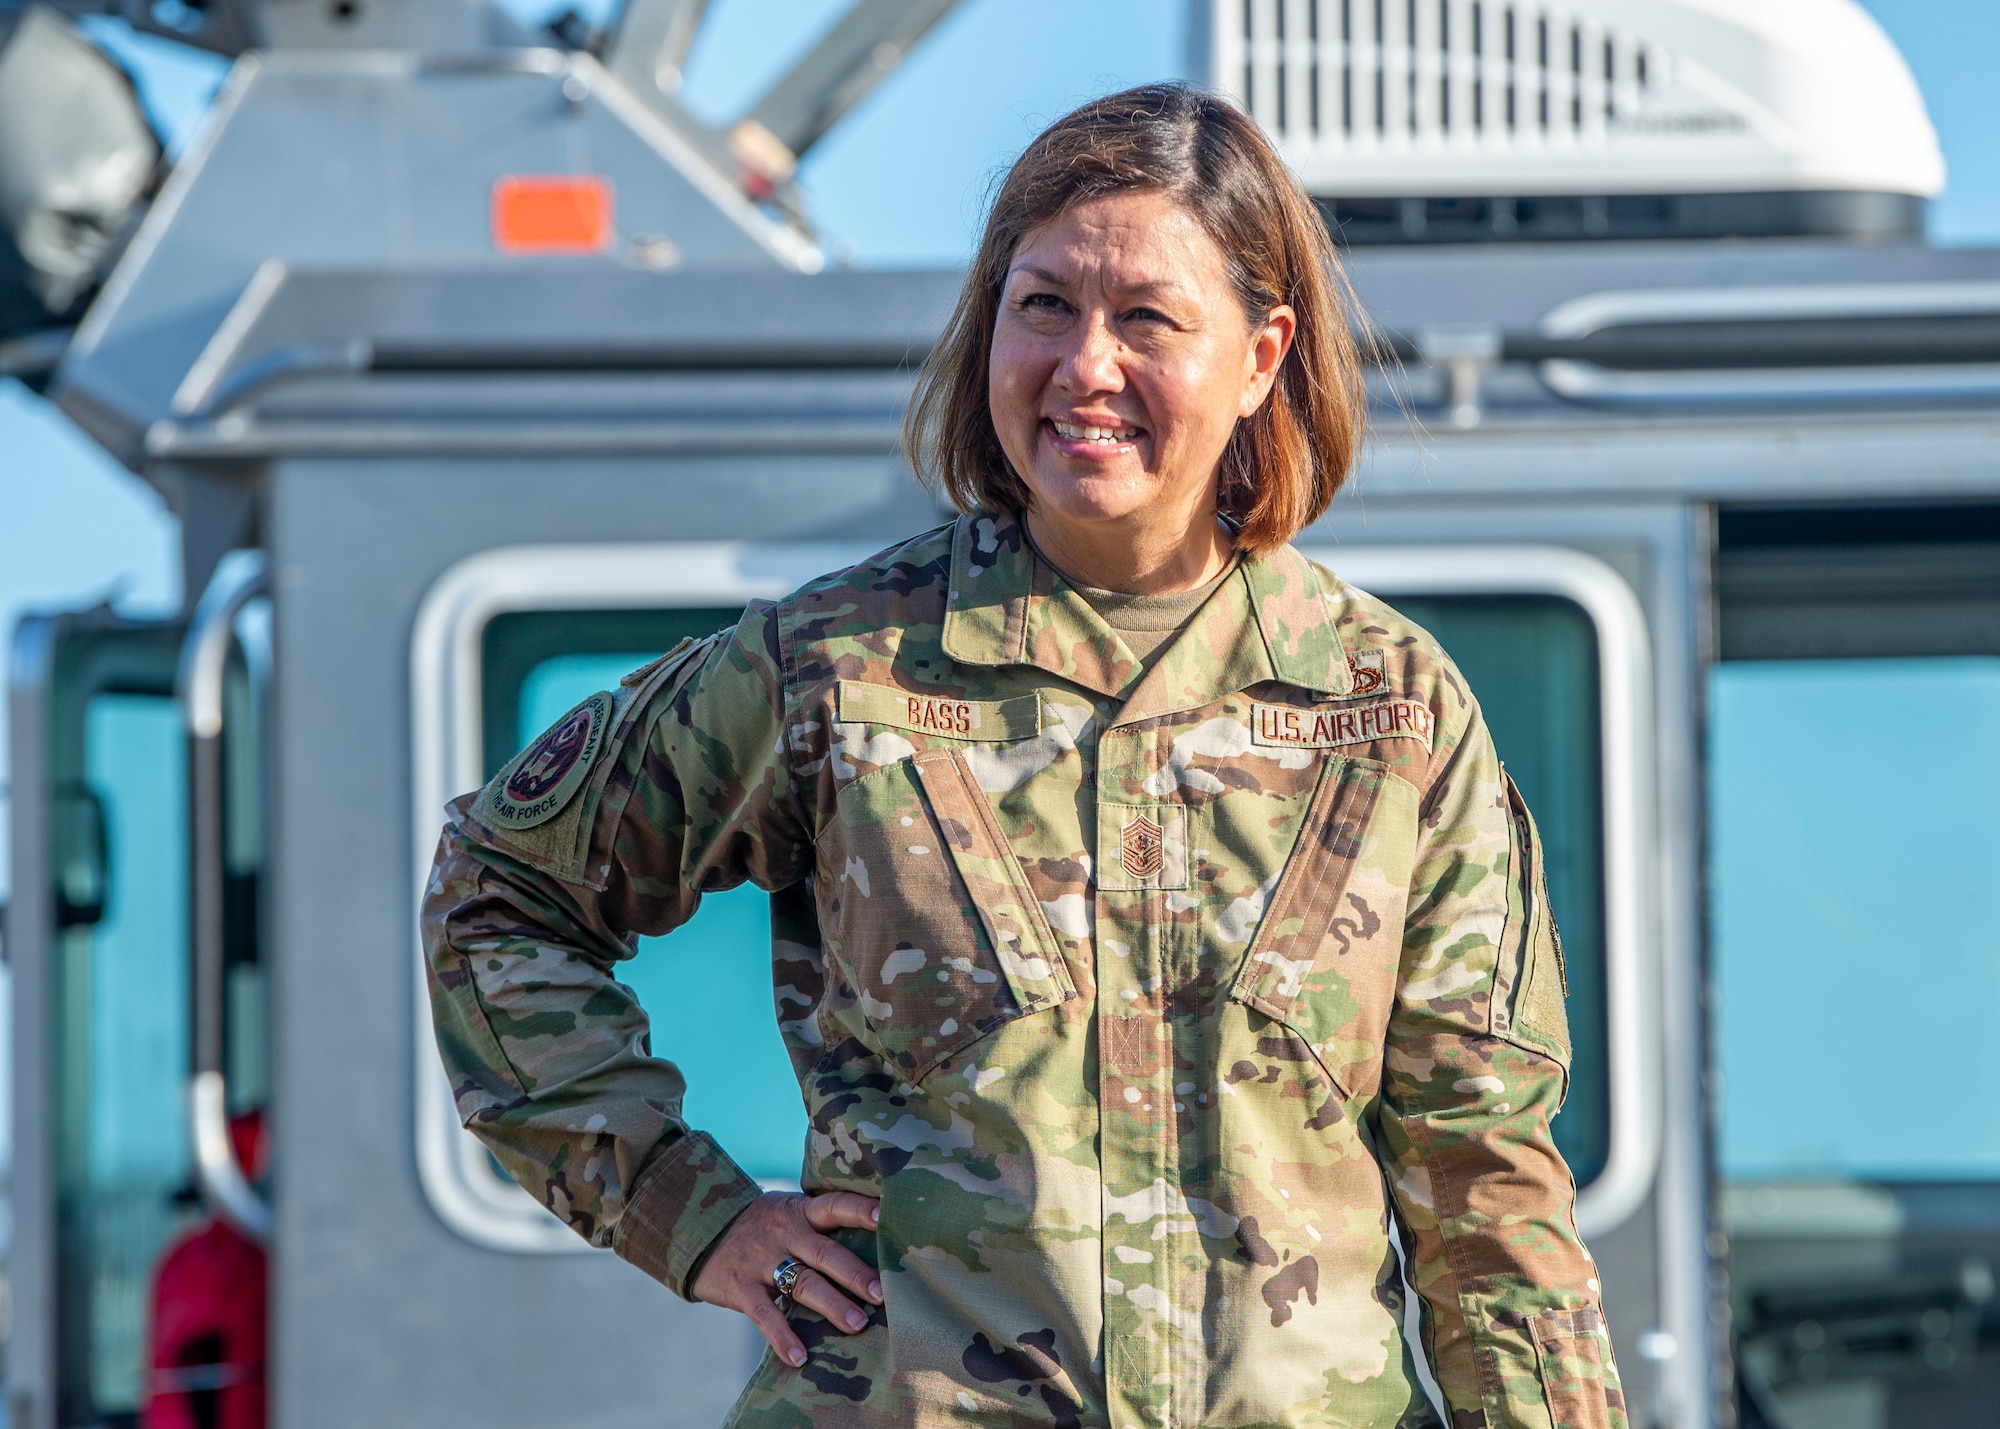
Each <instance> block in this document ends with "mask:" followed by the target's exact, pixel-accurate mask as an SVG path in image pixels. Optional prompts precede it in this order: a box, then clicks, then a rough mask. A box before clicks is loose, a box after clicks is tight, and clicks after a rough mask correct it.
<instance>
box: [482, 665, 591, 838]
mask: <svg viewBox="0 0 2000 1429" xmlns="http://www.w3.org/2000/svg"><path fill="white" fill-rule="evenodd" d="M611 705H612V700H611V696H610V694H609V693H608V692H606V691H603V690H600V691H598V692H597V693H596V694H594V695H592V696H591V697H590V698H589V699H587V700H585V701H584V702H583V703H582V704H580V705H578V706H577V707H576V708H575V709H573V710H571V711H570V712H569V713H568V714H566V715H564V716H563V717H562V718H561V719H559V720H557V721H556V722H555V723H554V724H553V725H551V726H550V727H549V729H548V730H547V731H546V732H545V733H544V734H543V735H542V736H541V738H539V739H537V740H536V741H535V742H534V743H533V744H531V745H529V746H528V747H527V748H526V749H524V750H522V751H521V752H520V753H519V754H517V755H515V756H514V762H513V763H511V764H509V765H508V766H507V767H506V768H505V769H502V770H501V771H500V774H499V776H498V777H497V778H495V779H494V781H493V783H492V784H491V785H490V786H489V789H490V792H489V793H488V795H487V800H486V817H487V818H488V819H489V820H490V821H491V822H493V823H494V824H496V825H497V826H499V827H500V828H503V829H532V828H534V827H535V826H536V825H537V824H543V823H546V822H548V821H549V820H550V819H552V818H554V817H555V816H556V815H557V814H559V813H561V812H562V811H563V809H564V807H565V806H567V805H568V803H569V801H570V800H571V799H573V798H575V797H576V793H577V790H579V789H581V788H582V787H583V782H584V780H585V779H587V778H589V777H590V770H591V766H592V765H594V764H595V763H596V762H597V756H598V753H599V752H600V751H601V750H602V749H603V748H604V736H605V733H606V731H607V730H608V729H609V728H610V726H611Z"/></svg>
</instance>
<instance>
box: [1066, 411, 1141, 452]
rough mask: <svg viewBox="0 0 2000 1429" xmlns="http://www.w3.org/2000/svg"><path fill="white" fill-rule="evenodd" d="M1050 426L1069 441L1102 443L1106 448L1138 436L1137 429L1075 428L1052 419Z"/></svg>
mask: <svg viewBox="0 0 2000 1429" xmlns="http://www.w3.org/2000/svg"><path fill="white" fill-rule="evenodd" d="M1050 425H1051V426H1053V427H1054V428H1055V429H1056V431H1057V432H1058V433H1059V434H1060V435H1062V436H1063V437H1065V438H1067V439H1068V440H1070V441H1073V442H1103V443H1105V444H1106V445H1107V446H1108V445H1110V444H1111V443H1113V442H1129V441H1131V440H1132V438H1134V437H1136V436H1138V435H1139V429H1138V428H1137V427H1077V426H1072V425H1071V424H1070V423H1068V422H1058V421H1056V420H1055V419H1054V418H1050Z"/></svg>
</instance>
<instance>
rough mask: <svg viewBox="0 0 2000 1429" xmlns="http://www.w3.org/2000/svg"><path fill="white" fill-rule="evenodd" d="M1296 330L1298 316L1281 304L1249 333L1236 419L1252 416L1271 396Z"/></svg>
mask: <svg viewBox="0 0 2000 1429" xmlns="http://www.w3.org/2000/svg"><path fill="white" fill-rule="evenodd" d="M1298 326H1299V316H1298V314H1297V313H1296V312H1294V311H1293V310H1292V307H1291V305H1290V304H1289V303H1280V304H1278V306H1276V307H1275V308H1272V309H1271V311H1270V314H1269V315H1268V316H1267V317H1266V318H1265V319H1264V322H1263V325H1262V326H1260V327H1258V328H1256V329H1255V330H1253V331H1252V332H1251V334H1250V350H1249V351H1248V352H1247V353H1245V354H1244V364H1243V365H1244V371H1243V401H1242V403H1241V404H1240V405H1239V407H1238V411H1237V415H1239V416H1243V417H1248V416H1250V415H1252V414H1253V413H1254V412H1256V410H1257V409H1258V408H1259V407H1261V406H1263V405H1264V401H1265V399H1266V398H1268V397H1269V396H1270V395H1271V388H1272V387H1274V386H1276V385H1277V381H1278V369H1279V368H1280V367H1282V366H1284V365H1285V354H1286V353H1288V352H1290V351H1291V350H1292V337H1293V335H1294V334H1296V333H1297V331H1298Z"/></svg>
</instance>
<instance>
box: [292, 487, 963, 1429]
mask: <svg viewBox="0 0 2000 1429" xmlns="http://www.w3.org/2000/svg"><path fill="white" fill-rule="evenodd" d="M270 516H271V521H270V536H271V545H270V549H271V553H272V570H273V587H274V592H275V597H274V598H275V607H276V619H277V633H276V646H277V649H278V650H279V652H280V654H279V665H278V671H277V693H276V708H275V715H274V721H273V726H274V732H275V736H276V744H277V751H278V752H277V766H276V775H275V783H276V789H275V796H276V797H275V804H276V807H275V811H274V837H273V850H274V853H273V858H274V862H273V866H272V885H273V895H274V909H273V917H274V925H273V926H274V929H275V937H274V940H273V941H274V948H275V956H274V960H273V987H272V995H273V998H274V1012H273V1023H274V1026H276V1027H277V1028H279V1029H281V1035H280V1036H279V1037H277V1038H275V1039H274V1047H273V1057H274V1062H275V1066H274V1083H275V1085H274V1091H273V1096H274V1107H275V1111H274V1114H273V1116H272V1126H273V1129H274V1136H275V1138H276V1141H275V1146H274V1163H275V1165H276V1166H277V1168H278V1174H279V1177H280V1180H279V1184H278V1186H277V1195H276V1203H277V1232H276V1236H275V1239H274V1247H275V1266H276V1270H275V1277H276V1278H275V1283H274V1287H273V1291H274V1301H273V1320H274V1326H275V1331H276V1340H275V1343H274V1373H273V1382H274V1385H275V1394H276V1399H275V1409H276V1422H277V1423H278V1424H279V1425H280V1426H281V1429H319V1426H324V1429H335V1427H336V1426H338V1429H348V1426H351V1425H355V1424H369V1423H384V1424H391V1423H394V1424H426V1425H436V1426H441V1429H444V1427H445V1426H466V1429H473V1426H478V1429H511V1426H522V1429H527V1426H555V1425H566V1424H573V1423H577V1422H582V1421H584V1420H588V1421H589V1422H591V1423H593V1424H603V1425H625V1424H631V1425H638V1424H647V1425H663V1424H664V1425H688V1426H695V1425H710V1424H713V1423H715V1422H717V1421H718V1420H719V1419H720V1418H721V1417H722V1414H723V1412H724V1411H725V1409H726V1407H727V1405H728V1404H729V1403H730V1401H731V1400H732V1399H733V1397H734V1395H735V1394H736V1392H737V1390H738V1389H739V1388H740V1386H741V1384H742V1381H743V1379H744V1378H745V1377H746V1376H747V1374H748V1372H749V1368H750V1364H751V1360H752V1350H753V1348H754V1344H753V1341H752V1338H751V1337H752V1332H751V1331H750V1329H749V1327H748V1325H747V1322H741V1321H738V1320H736V1319H735V1318H734V1317H731V1316H728V1315H726V1314H725V1313H724V1312H722V1311H717V1310H709V1309H701V1308H696V1307H689V1306H685V1305H682V1304H681V1303H680V1302H679V1301H677V1300H675V1299H674V1298H673V1297H672V1296H671V1295H669V1294H668V1293H667V1292H666V1291H665V1290H663V1289H661V1288H660V1287H659V1286H657V1285H655V1284H653V1282H651V1281H649V1280H647V1279H645V1278H644V1277H643V1276H641V1275H640V1274H639V1273H638V1272H637V1271H635V1270H632V1269H631V1268H630V1267H628V1266H626V1265H624V1264H623V1263H621V1262H618V1261H616V1260H614V1259H613V1258H611V1257H610V1256H609V1255H604V1256H593V1257H568V1256H512V1255H506V1254H501V1253H497V1252H491V1251H484V1250H480V1249H477V1248H475V1247H473V1246H472V1245H470V1244H468V1243H467V1242H466V1241H464V1240H462V1239H461V1238H459V1237H458V1236H457V1235H455V1234H453V1233H452V1232H450V1231H449V1230H447V1229H446V1228H445V1227H444V1225H443V1224H442V1223H441V1222H439V1221H438V1220H437V1219H436V1218H435V1217H434V1216H433V1214H432V1213H431V1212H430V1210H429V1209H428V1208H427V1206H426V1205H425V1203H424V1200H423V1194H422V1191H421V1189H420V1187H419V1184H418V1181H417V1174H416V1167H415V1165H414V1162H413V1158H412V1156H411V1152H410V1147H411V1145H412V1142H413V1137H414V1129H413V1121H412V1118H413V1115H414V1107H413V1106H412V1104H411V1095H410V1086H411V1082H412V1076H411V1072H412V1058H414V1057H418V1056H422V1057H430V1056H434V1055H435V1052H434V1051H433V1049H432V1048H430V1047H428V1046H416V1045H413V1040H412V1036H411V1030H410V1029H411V1027H412V1024H413V1021H414V1016H415V1010H414V1009H413V1008H412V1006H411V1004H410V998H411V996H412V987H411V984H412V979H411V977H410V969H409V956H410V953H409V949H410V930H411V925H412V920H413V919H414V916H415V910H414V909H413V908H412V906H411V897H410V889H409V873H408V870H409V867H410V862H411V859H412V858H413V856H414V851H413V850H412V849H411V848H410V847H409V846H408V843H407V841H406V839H405V838H404V837H403V836H401V835H400V834H396V833H388V832H387V831H390V830H401V829H403V828H406V827H407V825H408V815H407V807H408V780H409V777H410V770H409V752H408V739H409V723H408V721H409V689H408V670H409V640H410V634H411V621H412V619H413V616H414V612H415V610H416V607H417V604H418V602H419V600H420V599H421V597H422V595H423V593H424V591H425V590H426V589H427V588H428V587H429V585H430V584H431V582H432V581H434V580H435V579H436V578H437V577H438V575H439V574H440V573H442V572H443V571H444V570H446V569H447V568H448V567H450V566H451V565H452V564H453V563H455V562H456V561H458V560H460V559H462V558H464V557H466V556H468V555H471V554H473V553H475V552H478V551H481V550H485V549H489V548H491V547H493V546H496V545H506V544H514V543H518V542H522V541H530V540H532V541H582V540H610V539H618V540H644V539H726V538H734V537H741V536H745V535H755V536H760V537H768V538H784V537H788V536H796V537H816V538H838V537H859V538H866V539H870V540H877V539H879V540H880V541H881V543H882V544H885V545H886V544H888V543H889V542H890V541H892V540H894V539H896V538H898V537H900V536H902V535H905V534H907V533H909V532H912V531H915V530H918V529H922V528H924V527H927V526H930V525H934V524H935V523H936V521H937V520H938V517H937V514H936V512H935V510H934V508H933V507H932V506H931V505H930V503H929V502H928V501H927V500H926V499H925V498H924V497H923V496H922V495H921V493H919V492H918V491H917V489H916V488H915V487H914V486H912V485H911V484H910V482H909V480H908V478H907V477H906V476H905V475H904V474H903V473H902V471H901V468H900V465H899V463H897V462H896V460H895V459H894V458H893V457H891V456H888V455H886V454H885V455H881V456H872V457H871V456H857V457H847V458H821V459H816V460H807V459H798V458H791V459H784V458H772V457H755V456H752V457H738V458H720V457H717V458H711V459H706V460H692V459H690V460H685V461H658V460H638V459H630V460H594V461H576V462H572V463H568V464H566V465H565V467H564V469H563V472H562V479H561V483H560V487H559V488H557V487H555V486H554V485H552V483H551V479H550V471H549V468H548V467H547V466H546V465H545V464H543V463H540V462H536V461H533V460H519V459H516V460H488V461H479V460H461V461H428V462H425V461H361V462H340V461H302V460H295V461H286V462H282V463H280V464H278V465H277V467H276V468H275V470H274V472H273V476H272V486H271V498H270Z"/></svg>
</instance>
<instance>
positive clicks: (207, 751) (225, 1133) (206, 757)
mask: <svg viewBox="0 0 2000 1429" xmlns="http://www.w3.org/2000/svg"><path fill="white" fill-rule="evenodd" d="M268 589H269V580H268V574H267V567H266V564H265V560H264V556H263V553H262V552H260V551H237V552H232V553H231V554H230V555H229V556H228V557H226V558H225V559H224V560H223V562H222V563H221V565H219V566H218V567H217V568H216V573H215V576H214V578H213V579H212V580H211V581H210V582H209V585H208V589H207V590H206V591H205V592H203V594H202V598H201V603H200V604H199V605H198V606H196V607H195V613H194V619H193V620H192V621H191V622H190V623H189V625H188V633H187V639H186V640H185V641H184V642H183V643H182V645H181V659H180V670H179V674H178V678H177V680H176V684H177V685H178V693H179V698H180V704H181V712H182V715H183V717H184V718H185V719H186V721H187V731H188V813H189V819H188V822H189V835H190V836H189V848H188V866H189V872H190V875H191V879H190V881H191V887H190V890H189V892H190V895H191V896H190V897H189V900H188V903H189V909H190V913H191V920H190V921H191V928H190V933H191V936H190V952H191V954H192V961H193V967H194V977H193V989H194V997H193V1016H192V1019H191V1023H192V1025H191V1028H190V1039H189V1040H190V1041H191V1042H192V1044H193V1048H194V1059H193V1060H194V1068H193V1074H192V1075H191V1076H190V1078H189V1080H188V1118H189V1121H190V1122H191V1123H192V1126H193V1129H194V1166H195V1180H196V1182H197V1184H198V1185H199V1186H200V1187H201V1194H202V1199H203V1200H204V1201H206V1202H207V1203H208V1206H209V1208H210V1209H211V1210H213V1211H214V1212H215V1213H216V1214H217V1215H219V1216H221V1217H222V1218H223V1219H224V1220H225V1221H227V1222H229V1223H230V1224H231V1225H233V1226H235V1227H236V1229H238V1230H239V1231H241V1232H243V1234H245V1235H247V1236H249V1237H250V1238H251V1239H252V1240H256V1241H260V1242H261V1241H264V1240H266V1239H268V1238H269V1236H270V1233H271V1206H270V1203H269V1202H268V1201H266V1200H265V1199H264V1198H263V1197H262V1196H261V1195H259V1194H258V1192H257V1189H256V1187H254V1186H253V1185H252V1184H251V1182H250V1178H249V1176H248V1175H246V1174H245V1173H244V1170H243V1167H242V1165H241V1164H240V1163H239V1162H238V1161H237V1159H236V1152H235V1149H234V1148H233V1147H232V1146H231V1145H230V1140H229V1086H228V1080H227V1074H226V1073H225V1071H224V1050H225V1048H224V1028H223V1007H224V998H225V988H224V973H225V967H224V955H225V948H224V880H225V873H226V867H227V864H226V853H225V845H224V842H223V839H224V833H223V827H224V807H223V772H222V771H223V765H222V736H223V723H224V716H223V685H224V677H225V675H226V674H227V671H228V668H229V649H230V645H231V642H232V640H233V638H234V631H235V622H236V616H237V614H238V613H239V612H240V611H241V610H242V609H243V607H244V606H245V605H246V604H248V603H249V602H250V601H251V600H252V599H254V598H255V597H257V596H259V595H262V594H264V593H265V591H266V590H268Z"/></svg>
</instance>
